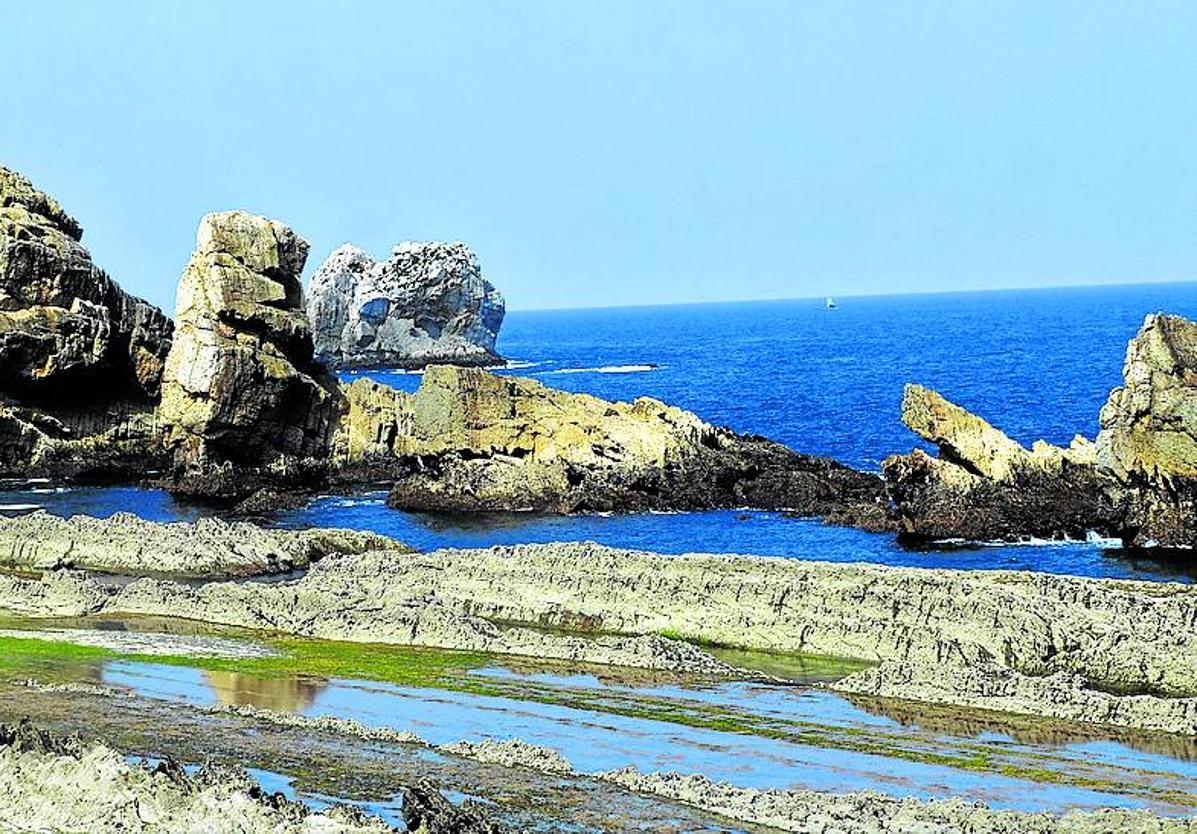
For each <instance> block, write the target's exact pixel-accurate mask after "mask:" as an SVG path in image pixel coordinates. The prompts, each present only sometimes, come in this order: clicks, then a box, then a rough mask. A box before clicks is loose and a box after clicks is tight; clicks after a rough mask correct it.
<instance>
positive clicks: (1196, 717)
mask: <svg viewBox="0 0 1197 834" xmlns="http://www.w3.org/2000/svg"><path fill="white" fill-rule="evenodd" d="M831 688H832V689H834V690H836V691H837V692H850V693H855V694H860V695H877V696H881V697H885V698H902V699H905V700H910V701H920V702H923V703H932V704H934V703H941V704H955V705H961V706H968V707H974V708H977V709H989V710H996V711H999V712H1009V713H1023V714H1027V715H1038V716H1046V717H1051V718H1060V719H1064V720H1068V721H1080V722H1083V723H1088V724H1106V725H1111V726H1121V727H1131V728H1134V729H1138V730H1153V731H1159V732H1165V733H1176V734H1179V735H1189V736H1197V697H1188V698H1175V697H1173V698H1161V697H1157V696H1154V695H1116V694H1111V693H1108V692H1102V691H1101V690H1099V689H1093V688H1092V687H1091V686H1090V684H1089V681H1088V680H1087V679H1086V678H1085V676H1084V675H1077V674H1070V673H1068V672H1057V673H1055V674H1051V675H1043V676H1039V677H1032V676H1029V675H1024V674H1021V673H1019V672H1015V671H1013V670H1011V669H1008V668H1006V667H1003V666H1001V665H1000V664H997V663H977V664H973V665H968V666H964V665H958V664H953V663H950V662H949V663H930V662H926V661H921V662H920V661H914V662H907V661H890V662H886V663H882V664H881V665H880V666H878V667H877V668H875V669H868V670H865V671H861V672H856V673H854V674H852V675H849V676H848V677H846V678H844V679H842V680H839V681H836V682H835V683H834V684H832V685H831Z"/></svg>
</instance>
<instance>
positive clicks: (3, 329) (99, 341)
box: [0, 167, 172, 407]
mask: <svg viewBox="0 0 1197 834" xmlns="http://www.w3.org/2000/svg"><path fill="white" fill-rule="evenodd" d="M82 236H83V230H82V228H81V227H80V226H79V223H78V222H77V221H75V220H74V218H72V217H70V216H69V215H68V214H67V213H66V212H65V211H63V209H62V207H61V206H60V205H59V204H58V202H57V201H55V200H54V199H53V198H52V197H50V196H48V195H46V194H44V193H42V192H41V191H38V190H37V189H36V188H34V187H33V185H32V184H31V183H30V182H29V180H28V179H26V178H25V177H23V176H21V175H20V174H18V173H16V172H15V171H11V170H9V169H7V168H4V167H0V390H2V391H3V392H4V393H5V394H8V395H9V396H12V397H17V398H19V399H23V400H32V401H37V402H39V403H52V404H55V405H70V406H75V407H77V406H80V405H83V404H87V403H97V402H98V403H104V402H108V401H112V400H118V399H122V398H136V399H143V400H144V399H148V398H152V397H154V396H156V395H157V393H158V387H159V383H160V381H161V377H162V370H163V366H164V363H165V358H166V353H167V350H168V349H169V347H170V341H171V330H172V327H171V323H170V321H169V319H167V318H166V316H165V315H163V313H162V311H160V310H159V309H157V308H156V307H153V306H152V305H150V304H149V303H147V302H145V301H142V300H141V299H139V298H135V297H133V296H131V295H129V294H128V293H126V292H124V291H123V290H122V289H121V288H120V287H119V286H117V284H116V283H115V282H114V281H113V280H112V279H111V278H109V277H108V276H107V275H106V274H105V273H104V272H103V271H101V270H100V269H99V268H98V267H97V266H96V265H95V264H93V263H92V261H91V256H90V255H89V254H88V252H87V250H86V249H84V248H83V246H82V245H81V244H80V242H79V241H80V239H81V238H82Z"/></svg>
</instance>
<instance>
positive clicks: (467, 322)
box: [308, 241, 504, 368]
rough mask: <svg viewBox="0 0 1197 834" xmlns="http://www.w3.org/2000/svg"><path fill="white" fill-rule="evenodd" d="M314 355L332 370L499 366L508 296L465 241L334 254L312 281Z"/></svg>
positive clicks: (310, 310) (310, 309)
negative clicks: (377, 253) (384, 256)
mask: <svg viewBox="0 0 1197 834" xmlns="http://www.w3.org/2000/svg"><path fill="white" fill-rule="evenodd" d="M309 296H310V297H309V299H308V315H309V317H310V318H311V321H312V330H313V333H314V337H315V345H316V355H317V357H318V358H319V359H320V360H321V361H322V362H324V363H326V364H328V365H329V366H331V367H344V368H348V367H398V368H422V367H424V366H425V365H428V364H431V363H437V362H440V363H450V364H455V365H495V364H501V363H502V361H503V360H502V358H501V357H500V356H499V355H498V354H497V353H496V352H495V339H496V338H497V337H498V335H499V327H500V326H501V325H502V324H503V314H504V305H503V296H502V295H501V294H500V293H499V291H498V290H497V289H495V288H494V287H493V286H492V285H491V284H490V282H489V281H487V280H486V279H484V278H483V277H482V270H481V269H480V268H479V266H478V259H477V258H476V257H475V256H474V253H473V252H471V251H470V249H469V247H467V246H466V245H465V244H464V243H460V242H458V243H412V242H410V241H409V242H407V243H402V244H400V245H398V246H396V247H395V249H394V252H393V254H392V255H391V257H390V259H389V260H386V261H381V262H379V261H375V260H373V259H372V258H371V257H370V256H369V255H367V254H366V253H365V252H363V251H362V250H361V249H358V248H357V247H356V246H348V245H347V246H342V247H341V248H340V249H338V250H337V251H335V252H333V254H332V256H331V257H329V259H328V260H327V261H325V263H324V265H323V266H321V267H320V270H319V271H318V272H317V273H316V275H315V277H314V278H313V279H312V285H311V290H310V292H309Z"/></svg>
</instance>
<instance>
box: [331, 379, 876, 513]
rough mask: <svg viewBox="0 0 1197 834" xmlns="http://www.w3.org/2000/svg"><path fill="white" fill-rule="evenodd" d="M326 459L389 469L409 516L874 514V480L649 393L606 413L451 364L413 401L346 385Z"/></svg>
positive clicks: (372, 386)
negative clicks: (740, 511)
mask: <svg viewBox="0 0 1197 834" xmlns="http://www.w3.org/2000/svg"><path fill="white" fill-rule="evenodd" d="M346 396H347V398H348V401H349V405H348V411H347V415H346V417H345V418H344V420H343V421H342V424H341V428H340V431H339V432H338V435H337V438H336V442H335V448H334V463H335V464H336V465H338V467H339V468H340V469H341V471H342V472H344V473H346V474H347V476H348V475H349V474H350V473H353V472H355V471H360V470H362V469H368V470H369V471H372V472H388V474H389V476H390V477H391V478H392V479H393V480H394V481H395V485H394V487H393V489H392V491H391V494H390V498H389V503H390V504H391V506H394V507H397V508H401V509H407V510H440V511H486V510H511V509H526V510H534V511H541V512H561V513H572V512H586V511H589V512H603V511H636V510H650V509H677V510H682V509H709V508H720V507H742V506H749V507H757V508H762V509H788V510H792V511H795V512H798V513H800V514H804V515H823V514H826V513H829V512H832V511H835V510H841V509H843V508H844V507H850V506H856V505H862V506H865V507H872V506H877V505H878V502H879V501H880V500H881V499H882V492H883V490H882V483H881V481H880V480H879V479H878V478H876V477H875V476H872V475H867V474H864V473H861V472H856V471H854V470H852V469H849V468H847V467H845V466H842V465H840V464H838V463H835V462H834V461H831V460H827V459H825V458H815V457H810V456H807V455H801V454H798V453H796V452H794V451H791V450H790V449H788V448H786V447H785V446H782V445H780V444H778V443H773V442H771V441H768V440H765V439H763V438H759V437H749V436H744V435H739V434H736V433H734V432H732V431H730V430H727V429H721V428H717V427H715V426H712V425H710V424H709V423H705V422H703V421H702V420H701V419H699V418H698V417H696V416H695V415H693V414H691V413H690V412H687V411H683V410H681V409H678V408H674V407H672V406H668V405H665V404H664V403H662V402H659V401H657V400H653V399H650V398H647V397H644V398H640V399H638V400H636V401H635V402H633V403H613V402H606V401H604V400H600V399H598V398H596V397H591V396H588V395H585V394H572V393H568V392H564V391H558V390H554V389H551V388H547V387H545V386H544V385H541V384H540V383H538V382H534V381H532V380H528V379H519V378H515V377H500V376H496V375H494V374H491V373H488V372H486V371H482V370H478V369H468V368H454V367H449V366H433V367H430V368H428V369H427V371H426V372H425V375H424V380H423V383H422V384H421V386H420V389H419V391H417V392H416V393H415V394H405V393H401V392H398V391H394V390H393V389H389V388H386V387H385V386H380V385H378V384H376V383H373V382H371V381H368V380H359V381H357V382H354V383H353V384H352V385H350V386H348V388H347V389H346Z"/></svg>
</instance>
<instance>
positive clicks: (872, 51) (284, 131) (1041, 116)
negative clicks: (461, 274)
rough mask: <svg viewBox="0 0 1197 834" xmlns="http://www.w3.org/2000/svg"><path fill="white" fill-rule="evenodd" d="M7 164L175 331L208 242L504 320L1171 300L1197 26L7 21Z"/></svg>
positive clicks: (1018, 21)
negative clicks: (646, 308)
mask: <svg viewBox="0 0 1197 834" xmlns="http://www.w3.org/2000/svg"><path fill="white" fill-rule="evenodd" d="M0 62H2V63H3V66H4V76H3V82H2V83H0V90H2V92H0V161H2V162H3V163H4V164H7V165H9V166H12V167H15V168H17V169H18V170H20V171H22V172H24V173H26V174H27V175H29V176H30V177H31V178H32V179H33V180H34V182H35V183H37V184H38V185H39V186H41V187H42V188H44V189H45V190H47V191H49V192H50V193H52V194H53V195H55V196H56V197H58V198H59V199H60V200H61V201H62V202H63V204H64V205H65V206H66V207H67V209H68V210H69V211H70V212H72V213H73V214H75V215H76V216H77V217H78V218H79V219H80V221H81V222H82V223H83V226H84V228H85V230H86V235H85V238H84V242H85V243H87V244H88V246H89V248H90V249H91V251H92V254H93V256H94V257H95V258H96V260H97V262H99V263H100V265H101V266H103V267H105V268H106V269H108V270H109V272H111V273H112V274H113V276H114V277H116V278H117V279H118V280H119V281H120V282H121V283H122V284H123V285H125V286H126V287H127V288H129V289H130V290H132V291H134V292H137V293H139V294H142V295H145V296H146V297H148V298H150V299H151V300H152V301H154V302H156V303H158V304H160V305H162V306H164V307H165V308H166V309H167V310H168V311H170V310H173V307H174V289H175V285H176V283H177V280H178V276H179V273H180V271H181V270H182V267H183V265H184V263H185V262H186V260H187V257H188V254H189V252H190V250H191V248H192V245H193V242H194V234H195V227H196V224H197V222H198V220H199V218H200V216H201V215H202V214H203V213H205V212H207V211H211V210H216V209H231V208H243V209H247V210H250V211H253V212H256V213H260V214H266V215H269V216H271V217H275V218H278V219H281V220H283V221H285V222H287V223H288V224H290V225H291V226H292V227H294V228H295V229H296V231H298V232H299V233H300V234H301V235H303V236H304V237H306V238H307V239H308V240H309V241H310V242H311V244H312V254H311V257H310V258H309V264H308V272H309V274H310V273H311V271H313V270H314V269H315V268H316V267H317V266H318V265H319V263H320V262H321V261H322V260H323V259H324V258H325V257H326V256H327V255H328V253H329V252H330V251H331V250H332V249H333V248H335V247H336V246H338V245H340V244H341V243H343V242H346V241H352V242H354V243H357V244H358V245H360V246H362V247H363V248H365V249H367V250H368V251H370V252H372V253H373V254H374V255H375V256H383V255H385V254H386V253H388V252H389V250H390V247H391V246H392V245H393V244H394V243H396V242H398V241H400V240H404V239H416V240H424V239H442V238H443V239H461V240H465V241H466V242H468V243H469V244H470V245H472V246H473V247H474V249H475V250H476V251H477V252H478V254H479V257H480V258H481V261H482V266H483V270H484V272H485V274H486V275H487V276H488V277H490V278H491V280H493V281H494V282H495V283H496V284H497V285H498V286H499V287H500V288H501V289H502V290H503V291H504V293H505V294H506V295H507V298H508V302H509V306H510V307H512V308H543V307H571V306H602V305H614V304H633V303H658V302H675V301H706V300H720V299H740V298H772V297H801V296H812V295H813V296H819V295H827V294H831V295H848V294H854V293H877V292H881V293H890V292H913V291H928V290H944V289H957V290H959V289H973V288H987V287H1012V286H1019V287H1021V286H1044V285H1051V284H1070V283H1081V284H1085V283H1105V282H1132V281H1172V280H1193V279H1197V3H1193V2H1188V1H1187V0H1184V1H1182V2H1165V1H1164V0H1160V2H1151V3H1142V4H1141V3H1107V2H1101V0H1087V2H1075V3H1068V2H1042V0H1036V1H1035V2H1025V3H1022V2H991V3H980V2H959V0H951V1H950V2H916V3H895V2H888V0H876V2H868V3H865V2H818V3H816V2H801V0H781V2H764V1H763V0H759V1H756V0H740V1H733V0H727V2H721V3H712V2H702V0H678V2H650V1H649V0H631V1H630V2H623V1H622V0H598V1H597V2H583V0H544V2H503V1H502V0H476V1H475V2H425V3H419V4H416V3H406V2H378V3H365V2H351V1H350V0H342V2H339V3H332V2H313V3H307V2H297V0H288V2H277V3H264V2H249V1H248V0H237V1H236V2H225V0H208V1H207V2H190V3H183V2H168V1H163V2H136V3H133V2H127V3H121V2H113V1H112V0H110V1H109V2H104V3H95V2H82V1H80V2H70V3H68V2H54V1H53V0H38V2H29V3H5V4H4V8H3V12H2V13H0Z"/></svg>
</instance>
